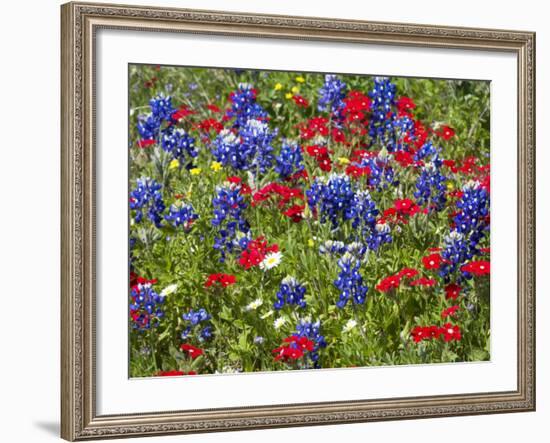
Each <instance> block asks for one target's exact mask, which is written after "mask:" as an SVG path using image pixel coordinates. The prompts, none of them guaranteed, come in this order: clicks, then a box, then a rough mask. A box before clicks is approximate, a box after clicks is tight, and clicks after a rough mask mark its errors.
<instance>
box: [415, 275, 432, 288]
mask: <svg viewBox="0 0 550 443" xmlns="http://www.w3.org/2000/svg"><path fill="white" fill-rule="evenodd" d="M436 283H437V282H436V281H435V279H433V278H427V277H420V278H418V279H416V280H413V281H411V282H410V283H409V284H410V285H411V286H426V287H428V288H431V287H432V286H435V285H436Z"/></svg>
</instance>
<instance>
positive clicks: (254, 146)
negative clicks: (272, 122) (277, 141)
mask: <svg viewBox="0 0 550 443" xmlns="http://www.w3.org/2000/svg"><path fill="white" fill-rule="evenodd" d="M240 135H241V142H242V143H241V146H240V147H239V150H240V151H242V154H241V155H242V156H243V157H245V158H247V159H248V161H247V163H246V165H245V167H242V168H237V169H245V170H246V169H252V170H256V169H259V170H260V171H261V172H262V173H263V172H265V171H266V170H267V169H269V168H270V167H271V166H272V164H273V161H274V160H275V156H274V155H273V146H272V145H271V143H272V142H273V138H274V137H275V136H276V135H277V130H275V131H270V130H269V126H268V124H267V123H266V122H264V121H262V120H256V119H249V120H247V122H246V124H245V125H244V126H243V127H242V128H241V131H240Z"/></svg>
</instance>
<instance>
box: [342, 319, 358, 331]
mask: <svg viewBox="0 0 550 443" xmlns="http://www.w3.org/2000/svg"><path fill="white" fill-rule="evenodd" d="M356 326H357V322H356V321H355V320H354V319H352V318H351V319H349V320H348V322H347V323H346V324H345V325H344V327H343V328H342V332H343V333H344V334H347V333H348V332H351V331H352V330H353V329H354V328H355V327H356Z"/></svg>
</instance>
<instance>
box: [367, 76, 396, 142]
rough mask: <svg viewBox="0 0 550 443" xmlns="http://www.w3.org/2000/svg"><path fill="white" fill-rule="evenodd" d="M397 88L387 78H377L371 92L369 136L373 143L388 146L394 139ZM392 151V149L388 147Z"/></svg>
mask: <svg viewBox="0 0 550 443" xmlns="http://www.w3.org/2000/svg"><path fill="white" fill-rule="evenodd" d="M395 93H396V87H395V84H393V83H392V82H391V81H390V80H389V79H388V78H386V77H375V79H374V88H373V89H372V90H371V91H370V92H369V97H370V98H371V99H372V105H371V108H372V116H371V121H370V125H369V135H370V136H371V138H372V142H373V143H379V144H381V145H382V146H386V145H387V144H388V143H387V142H388V139H390V138H393V135H394V134H393V112H392V110H393V107H394V106H395ZM388 150H390V147H388Z"/></svg>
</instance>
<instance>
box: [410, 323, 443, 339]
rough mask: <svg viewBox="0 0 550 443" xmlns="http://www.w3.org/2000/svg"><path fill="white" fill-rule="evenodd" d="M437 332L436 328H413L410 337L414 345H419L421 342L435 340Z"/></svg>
mask: <svg viewBox="0 0 550 443" xmlns="http://www.w3.org/2000/svg"><path fill="white" fill-rule="evenodd" d="M438 332H439V328H438V327H437V326H415V327H414V329H413V330H412V331H411V336H412V338H413V340H414V342H415V343H420V342H421V341H422V340H431V339H433V338H436V337H437V335H438Z"/></svg>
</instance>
